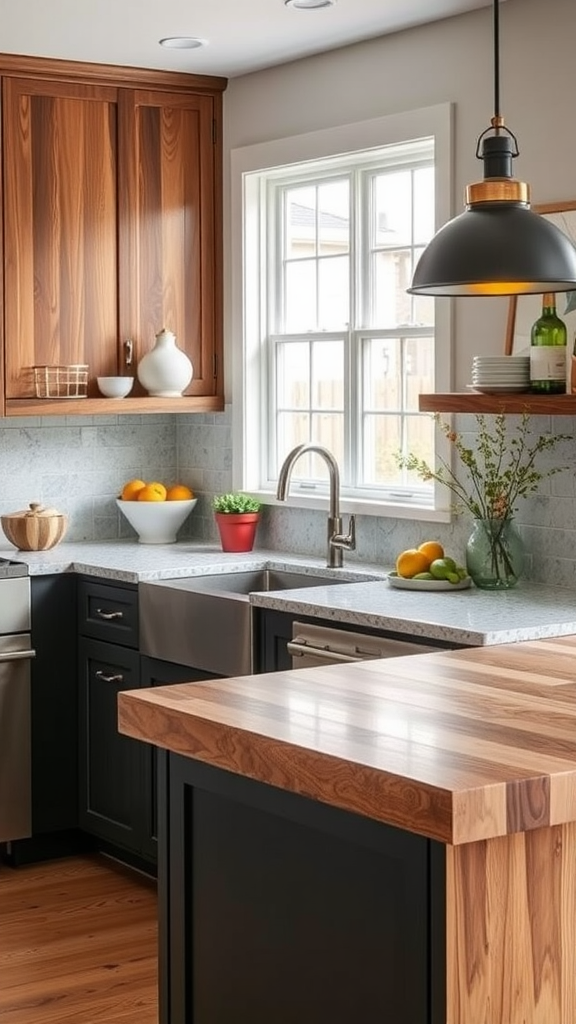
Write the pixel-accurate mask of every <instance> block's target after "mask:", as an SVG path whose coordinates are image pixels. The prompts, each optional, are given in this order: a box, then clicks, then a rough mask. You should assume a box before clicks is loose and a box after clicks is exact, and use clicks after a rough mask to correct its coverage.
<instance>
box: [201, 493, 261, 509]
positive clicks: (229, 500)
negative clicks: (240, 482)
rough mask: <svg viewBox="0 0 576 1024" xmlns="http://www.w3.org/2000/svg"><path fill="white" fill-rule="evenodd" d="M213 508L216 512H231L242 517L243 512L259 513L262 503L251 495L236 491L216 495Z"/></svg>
mask: <svg viewBox="0 0 576 1024" xmlns="http://www.w3.org/2000/svg"><path fill="white" fill-rule="evenodd" d="M212 508H213V509H214V511H215V512H224V513H226V512H229V513H233V514H235V515H241V514H242V513H243V512H259V511H260V509H261V508H262V503H261V502H260V501H258V499H257V498H252V497H251V496H250V495H249V494H243V493H242V492H240V491H234V492H233V493H231V494H216V495H215V496H214V498H213V499H212Z"/></svg>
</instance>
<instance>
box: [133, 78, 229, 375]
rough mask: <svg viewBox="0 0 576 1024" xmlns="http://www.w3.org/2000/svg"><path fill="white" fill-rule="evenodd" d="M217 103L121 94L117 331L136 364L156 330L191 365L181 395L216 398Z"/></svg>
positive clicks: (147, 93) (136, 92) (183, 96)
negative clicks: (170, 337) (168, 336)
mask: <svg viewBox="0 0 576 1024" xmlns="http://www.w3.org/2000/svg"><path fill="white" fill-rule="evenodd" d="M215 102H216V101H215V99H214V97H212V96H190V95H186V94H184V93H182V94H179V93H174V94H172V93H161V92H152V91H146V90H125V91H122V92H121V95H120V101H119V103H120V147H121V148H120V166H121V169H122V173H121V175H120V180H119V185H120V217H121V224H122V232H121V235H120V282H121V284H120V324H121V336H122V338H125V339H128V338H130V339H131V340H132V341H133V343H134V354H135V360H136V362H137V361H138V359H141V358H142V356H143V355H145V354H146V353H147V352H148V351H149V350H150V349H151V348H152V346H153V344H154V339H155V336H156V334H157V333H158V331H160V330H161V329H162V328H163V327H165V328H166V329H168V330H171V331H173V332H174V334H175V335H176V339H177V343H178V345H179V347H180V348H182V349H183V350H184V351H185V352H186V354H187V355H188V356H189V357H190V359H191V360H192V365H193V367H194V376H193V379H192V381H191V383H190V385H189V387H188V388H187V389H186V394H188V395H212V394H216V393H217V388H218V381H217V377H216V375H215V357H216V353H217V350H219V345H220V329H219V326H218V324H217V317H216V308H217V306H216V303H217V302H219V296H220V287H219V280H220V272H221V268H220V266H219V262H220V261H219V260H217V258H216V231H217V228H218V227H219V225H217V224H216V210H215V203H216V190H217V189H216V184H215V161H216V155H215V154H216V145H215V143H214V141H213V125H214V117H215Z"/></svg>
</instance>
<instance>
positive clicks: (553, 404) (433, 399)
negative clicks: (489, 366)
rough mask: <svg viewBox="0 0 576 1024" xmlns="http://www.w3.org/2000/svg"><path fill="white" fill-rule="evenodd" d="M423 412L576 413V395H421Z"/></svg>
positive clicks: (462, 393)
mask: <svg viewBox="0 0 576 1024" xmlns="http://www.w3.org/2000/svg"><path fill="white" fill-rule="evenodd" d="M418 405H419V409H420V412H446V413H450V412H469V413H486V414H488V413H501V412H508V413H518V414H522V413H523V412H526V413H530V414H531V415H533V416H575V415H576V395H531V394H530V392H529V391H524V392H521V393H520V394H506V395H504V394H503V395H481V394H480V393H475V392H470V391H466V392H453V393H451V394H446V395H419V400H418Z"/></svg>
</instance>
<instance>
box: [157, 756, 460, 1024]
mask: <svg viewBox="0 0 576 1024" xmlns="http://www.w3.org/2000/svg"><path fill="white" fill-rule="evenodd" d="M169 790H170V802H169V812H168V815H167V822H169V832H168V834H167V835H165V836H164V837H162V839H161V844H160V845H161V851H160V872H161V874H162V882H161V889H160V891H161V892H162V893H163V894H164V898H163V899H162V900H161V915H162V916H163V921H162V927H161V935H163V937H164V938H163V953H162V957H161V972H162V974H163V975H164V977H163V978H162V979H161V990H162V992H163V993H164V1007H163V1014H164V1015H165V1019H164V1020H163V1021H162V1024H237V1022H238V1021H239V1020H242V1021H244V1020H245V1021H250V1024H271V1022H272V1021H273V1022H274V1024H294V1022H295V1021H297V1020H302V1021H306V1022H307V1024H325V1022H326V1024H353V1022H354V1024H357V1022H358V1021H367V1022H368V1021H370V1022H371V1024H380V1022H381V1024H388V1022H390V1021H394V1024H414V1022H415V1021H416V1022H418V1024H445V1019H446V1014H445V958H444V947H445V937H444V936H445V933H444V919H443V908H444V905H445V889H444V878H445V860H444V848H443V847H442V846H440V845H439V844H436V843H433V842H431V841H430V840H427V839H424V838H423V837H420V836H415V835H412V834H410V833H407V832H403V831H401V830H399V829H395V828H391V827H389V826H386V825H382V824H380V823H378V822H373V821H370V820H369V819H365V818H360V817H359V816H357V815H352V814H347V813H344V812H342V811H339V810H336V809H334V808H331V807H327V806H325V805H323V804H319V803H317V802H315V801H311V800H308V799H306V798H303V797H298V796H295V795H294V794H291V793H286V792H283V791H280V790H277V789H274V788H273V787H270V786H265V785H262V784H261V783H256V782H252V781H250V780H248V779H245V778H241V777H239V776H234V775H231V774H230V773H227V772H223V771H220V770H218V769H214V768H211V767H209V766H206V765H202V764H199V763H197V762H194V761H192V760H189V759H186V758H181V757H178V756H174V755H172V756H170V758H169ZM440 907H441V908H442V912H440V911H439V912H438V913H437V912H436V909H435V908H440Z"/></svg>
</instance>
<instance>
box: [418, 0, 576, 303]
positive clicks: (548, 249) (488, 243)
mask: <svg viewBox="0 0 576 1024" xmlns="http://www.w3.org/2000/svg"><path fill="white" fill-rule="evenodd" d="M498 3H499V0H494V108H495V112H494V116H493V117H492V119H491V122H490V127H489V128H487V129H486V130H485V131H484V132H483V133H482V134H481V135H480V138H479V139H478V143H477V147H476V156H477V157H478V158H479V159H480V160H482V161H483V164H484V179H483V180H482V181H480V182H477V183H476V184H473V185H468V187H467V189H466V210H465V211H464V213H461V214H460V215H459V216H458V217H455V218H454V219H453V220H451V221H448V223H447V224H445V225H444V227H442V228H440V230H439V231H438V232H437V233H436V234H435V235H434V238H433V239H432V241H431V242H430V243H429V245H428V246H427V247H426V248H425V250H424V252H423V253H422V256H421V257H420V260H419V262H418V266H417V267H416V270H415V273H414V277H413V280H412V284H411V287H410V288H408V291H409V292H410V293H411V294H414V295H455V296H458V295H464V296H465V295H530V294H539V293H543V292H566V291H573V290H574V289H576V248H575V247H574V246H573V245H572V242H571V241H570V239H569V238H568V237H567V236H566V235H565V234H563V232H562V231H560V229H559V228H557V227H556V226H555V225H554V224H551V223H550V221H547V220H546V219H545V218H544V217H542V216H541V215H540V214H537V213H533V212H532V211H531V209H530V201H529V199H530V196H529V188H528V185H526V184H525V183H524V182H522V181H517V180H516V179H515V178H514V177H513V176H512V160H513V159H514V158H515V157H516V156H518V144H517V141H516V137H515V136H514V135H513V133H512V132H511V131H510V130H509V129H507V128H506V127H505V126H504V119H503V117H502V116H501V115H500V112H499V68H498V64H499V46H498V39H499V17H498V16H499V9H498Z"/></svg>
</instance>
